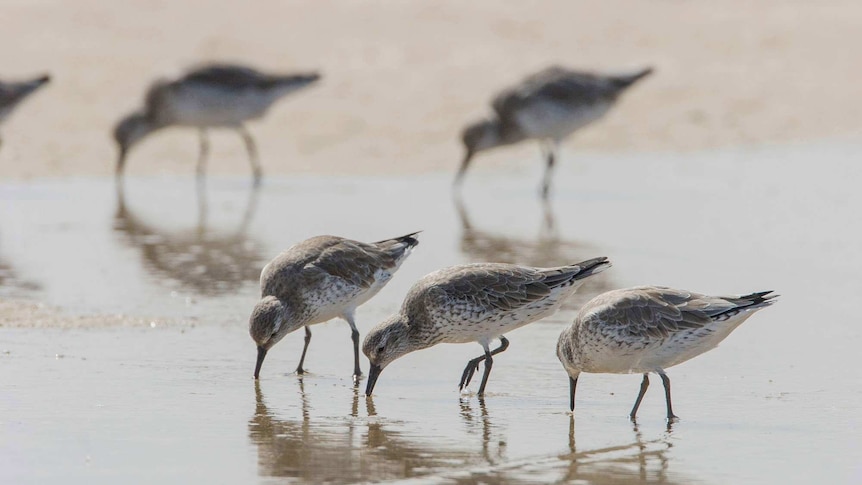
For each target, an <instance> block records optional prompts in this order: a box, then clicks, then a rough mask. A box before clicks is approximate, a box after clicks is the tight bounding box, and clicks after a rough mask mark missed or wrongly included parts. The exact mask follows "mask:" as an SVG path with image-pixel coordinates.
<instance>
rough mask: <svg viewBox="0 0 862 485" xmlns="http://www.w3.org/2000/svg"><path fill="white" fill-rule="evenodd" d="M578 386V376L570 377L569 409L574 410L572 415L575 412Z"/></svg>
mask: <svg viewBox="0 0 862 485" xmlns="http://www.w3.org/2000/svg"><path fill="white" fill-rule="evenodd" d="M577 387H578V378H577V377H575V378H572V377H569V409H571V410H572V415H574V412H575V388H577Z"/></svg>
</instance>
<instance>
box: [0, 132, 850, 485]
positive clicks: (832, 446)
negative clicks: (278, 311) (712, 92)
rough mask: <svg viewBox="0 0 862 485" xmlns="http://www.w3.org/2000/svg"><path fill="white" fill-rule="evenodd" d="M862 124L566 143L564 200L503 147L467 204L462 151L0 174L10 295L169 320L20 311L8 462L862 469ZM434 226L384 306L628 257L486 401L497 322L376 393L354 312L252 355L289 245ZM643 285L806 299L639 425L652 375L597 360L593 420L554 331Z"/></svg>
mask: <svg viewBox="0 0 862 485" xmlns="http://www.w3.org/2000/svg"><path fill="white" fill-rule="evenodd" d="M860 148H862V147H860V146H855V145H839V144H810V145H799V146H790V147H775V148H764V149H758V150H739V151H722V152H716V153H710V154H700V155H687V156H682V155H678V156H677V155H660V154H654V155H637V156H635V155H631V156H598V155H590V154H586V155H585V154H580V153H578V154H575V153H573V154H566V155H565V163H563V164H562V166H561V169H560V173H559V174H558V175H559V176H558V177H557V180H556V184H557V185H556V187H557V191H556V193H555V194H554V196H553V200H552V203H551V204H550V205H549V206H543V205H542V204H541V203H540V202H539V201H538V200H537V198H536V197H535V195H536V193H535V189H536V187H535V185H536V184H537V183H538V178H539V174H538V162H537V161H536V162H535V163H529V162H524V163H523V164H521V165H518V166H516V167H503V169H501V170H499V171H497V172H492V171H490V170H488V169H485V170H483V167H481V166H479V162H477V170H476V171H475V173H470V174H469V175H468V179H467V181H466V185H465V187H464V191H463V192H464V197H463V200H461V201H460V203H457V202H455V201H453V199H452V197H451V193H450V187H449V182H450V174H439V175H430V176H422V177H375V178H324V177H307V176H303V177H292V178H268V179H266V181H265V183H264V185H263V186H262V187H261V188H260V189H259V190H256V191H255V190H252V189H251V187H250V182H249V180H247V179H246V178H243V177H237V178H212V179H210V180H209V181H208V183H207V184H206V186H205V188H204V190H202V191H199V190H197V189H196V184H195V182H194V180H193V179H192V178H191V177H162V178H159V177H156V178H131V179H128V180H127V181H126V184H125V189H124V190H123V191H117V189H116V187H115V185H114V181H113V180H112V179H72V180H56V181H39V182H34V183H26V184H5V185H0V201H2V202H0V285H2V286H0V296H2V297H5V298H7V299H8V298H12V299H14V300H13V301H17V300H18V299H21V298H26V299H29V300H33V301H36V302H40V303H45V304H48V305H51V306H56V307H59V308H60V309H61V311H63V312H64V313H67V314H69V315H81V314H88V315H92V314H96V315H99V314H101V315H108V314H110V315H112V314H122V315H125V316H129V317H141V316H145V317H152V322H153V324H152V325H146V326H140V325H134V324H132V323H130V324H129V325H124V326H117V327H94V328H49V329H36V328H28V327H29V326H28V322H26V321H24V322H20V323H19V324H16V325H14V326H10V327H7V328H0V420H2V422H0V482H2V483H46V482H61V481H62V482H66V483H69V482H71V483H84V482H86V483H104V482H116V481H119V480H122V481H123V482H124V483H130V482H131V483H135V482H138V483H153V482H162V483H165V482H167V483H188V482H222V483H248V482H255V481H257V482H263V483H269V482H282V481H308V482H324V481H326V482H333V483H346V482H353V481H360V480H368V481H379V480H401V479H408V478H409V479H413V480H415V481H421V482H429V483H438V482H451V483H464V482H477V481H482V482H492V483H510V482H511V483H517V482H528V481H537V480H542V481H575V482H578V483H596V484H601V483H741V482H744V483H810V482H812V481H815V480H816V481H820V482H824V483H858V482H859V481H860V480H862V462H860V459H859V456H860V454H859V450H860V445H862V438H859V436H862V433H860V424H862V418H860V417H859V415H858V409H859V407H858V403H859V402H860V398H862V378H860V377H859V375H858V372H856V360H855V353H856V351H857V348H858V347H859V346H860V345H862V330H860V329H859V326H858V325H857V324H856V321H855V318H854V317H855V313H856V311H855V310H856V301H855V295H857V294H859V293H860V291H862V281H860V279H859V278H858V276H857V275H858V274H859V271H860V270H862V256H860V254H859V252H858V247H859V245H860V242H862V234H860V231H859V223H858V216H857V215H856V211H857V210H858V208H859V207H860V206H862V204H860V203H862V194H860V193H859V191H858V190H857V183H858V180H860V175H862V167H860V166H859V165H858V163H857V159H858V156H857V154H858V153H860ZM417 229H422V230H424V232H423V234H422V235H421V244H420V246H419V247H418V248H417V250H416V251H415V253H414V254H413V255H412V256H411V257H410V259H408V260H407V261H406V262H405V264H404V265H403V267H402V268H401V270H400V271H399V272H398V274H397V275H396V276H395V278H394V279H393V281H392V282H391V283H390V284H389V286H387V287H386V288H385V289H384V290H383V291H382V292H381V293H380V294H379V295H378V296H377V297H376V298H375V299H373V300H372V301H370V302H369V303H367V304H366V305H364V306H363V307H361V308H360V310H359V311H358V314H357V318H358V324H359V328H360V331H361V332H363V333H364V332H365V331H367V330H368V328H370V327H371V326H372V325H373V324H374V323H376V322H377V321H379V320H381V319H382V318H384V317H385V316H386V315H388V314H389V313H391V312H393V311H394V310H395V309H396V308H397V307H398V305H399V303H400V300H401V298H402V297H403V295H404V294H405V292H406V290H407V288H408V287H409V285H410V284H411V283H412V282H413V281H415V280H416V279H418V278H419V277H421V276H422V275H423V274H425V273H427V272H429V271H432V270H433V269H436V268H439V267H441V266H444V265H449V264H456V263H461V262H466V261H476V260H501V261H517V262H522V263H529V264H535V265H551V264H562V263H566V262H574V261H579V260H582V259H586V258H589V257H594V256H602V255H605V256H609V257H610V258H611V259H612V260H613V262H614V268H612V269H611V270H609V271H607V272H605V273H603V274H602V275H601V276H600V277H597V278H596V281H595V282H593V283H592V284H590V285H588V286H585V287H583V288H582V289H581V290H580V292H579V293H580V294H579V296H578V298H580V299H575V300H574V301H573V302H572V303H570V304H569V305H568V306H567V308H565V309H564V310H563V311H562V312H560V313H559V314H557V315H556V316H554V317H553V318H550V319H548V320H546V321H543V322H539V323H536V324H533V325H530V326H527V327H525V328H523V329H520V330H518V331H515V332H512V333H511V334H509V335H508V337H509V339H510V340H511V343H512V344H511V346H510V348H509V350H507V351H506V352H505V353H504V354H502V355H500V356H499V357H498V358H497V359H495V365H494V372H493V374H492V376H491V379H490V382H489V387H488V389H489V394H488V395H487V396H486V397H485V399H484V400H479V399H478V398H477V397H476V396H475V395H473V394H465V395H463V396H459V394H458V391H457V388H456V386H455V384H456V383H457V379H458V377H459V376H460V372H461V370H462V369H463V366H464V364H465V362H466V360H468V359H469V358H471V357H474V356H476V355H478V354H479V353H480V347H479V346H478V345H441V346H437V347H435V348H432V349H429V350H426V351H422V352H417V353H414V354H410V355H409V356H407V357H404V358H403V359H401V360H399V361H397V362H396V363H394V364H392V365H391V366H390V367H388V368H387V369H386V371H385V372H384V373H383V375H382V376H381V378H380V381H379V382H378V385H377V388H376V389H375V395H374V396H373V398H372V399H370V400H367V399H365V398H364V397H363V396H361V395H360V394H358V393H357V392H356V391H355V389H354V388H353V386H352V383H351V381H350V379H349V374H350V371H351V369H352V355H351V351H350V349H351V344H350V338H349V330H348V327H347V325H346V324H345V323H343V322H340V321H334V322H332V323H328V324H324V325H318V326H315V327H313V331H314V337H313V340H312V343H311V347H310V349H309V356H308V359H307V365H308V367H309V369H310V370H311V374H310V375H306V376H305V377H303V378H302V379H299V378H298V377H297V376H295V375H292V374H289V372H290V371H291V370H292V369H293V368H294V366H295V365H296V361H297V359H298V355H299V351H300V350H301V342H302V338H301V334H300V333H297V334H295V335H293V336H290V337H288V338H286V339H285V340H284V341H282V343H280V344H279V345H278V346H277V347H275V349H274V350H273V351H272V352H270V355H269V356H268V358H267V362H266V364H265V365H264V368H263V371H262V378H261V381H260V383H259V385H256V384H255V383H254V382H253V381H252V379H251V372H252V368H253V364H254V357H255V352H254V346H253V344H252V343H251V340H250V339H249V338H248V335H247V331H246V323H247V319H248V313H249V311H250V309H251V307H252V306H253V304H254V302H255V301H256V298H257V292H258V289H257V277H258V273H259V269H260V267H261V266H262V265H263V264H264V263H265V262H266V261H268V260H269V259H270V258H271V257H273V256H274V255H275V254H277V253H278V251H280V250H281V249H283V248H285V247H287V246H289V245H290V244H292V243H294V242H296V241H297V240H300V239H302V238H305V237H308V236H312V235H316V234H322V233H334V234H339V235H344V236H348V237H353V238H357V239H364V240H377V239H383V238H386V237H392V236H396V235H400V234H403V233H407V232H412V231H414V230H417ZM636 284H664V285H668V286H675V287H682V288H687V289H691V290H696V291H702V292H708V293H745V292H750V291H755V290H763V289H774V290H777V291H778V292H779V293H780V294H781V295H782V297H781V299H780V301H779V303H778V304H776V305H775V306H773V307H772V308H769V309H767V310H764V311H762V312H760V313H758V314H757V315H756V316H755V317H753V318H752V319H751V320H749V321H748V322H747V323H746V324H745V325H743V326H742V327H741V328H740V329H738V330H737V331H736V332H734V334H733V335H731V336H730V337H729V338H728V339H727V340H726V341H725V342H724V343H723V345H722V346H721V347H720V348H719V349H716V350H714V351H712V352H709V353H707V354H705V355H703V356H700V357H698V358H697V359H694V360H692V361H690V362H687V363H685V364H682V365H680V366H678V367H675V368H672V369H670V370H669V372H668V373H669V375H670V377H671V379H672V382H673V386H674V404H675V411H676V412H677V414H679V415H680V416H681V417H682V420H681V421H680V422H678V423H676V424H675V425H674V426H673V427H672V428H671V429H667V427H666V424H665V422H664V419H663V416H664V402H663V393H662V392H661V386H660V385H659V383H658V380H657V379H654V382H653V386H652V387H651V389H650V392H648V393H647V396H646V398H645V400H644V404H643V406H642V407H641V410H640V417H639V420H638V424H637V426H634V425H633V424H632V423H630V422H629V421H628V419H627V418H626V414H627V413H628V411H629V409H630V407H631V404H632V402H633V400H634V397H635V396H636V394H637V389H638V386H639V383H640V377H639V376H608V375H589V374H585V375H583V376H582V378H581V380H580V382H579V390H578V404H577V406H578V407H577V413H576V419H575V420H574V421H572V420H571V418H570V416H569V415H568V413H567V405H568V398H567V392H568V382H567V378H566V375H565V373H564V372H563V370H562V369H561V367H560V365H559V363H558V362H557V360H556V357H555V355H554V346H555V343H556V337H557V335H558V334H559V332H560V330H561V329H562V328H563V326H564V325H566V324H567V323H568V322H570V321H571V318H572V316H573V312H574V310H576V308H577V306H578V305H579V303H580V302H582V301H583V299H585V298H588V297H591V296H594V295H595V294H597V293H599V292H602V291H606V290H608V289H611V288H618V287H624V286H630V285H636ZM129 321H130V322H132V321H133V320H132V319H131V318H130V320H129ZM134 321H138V320H134ZM363 365H364V366H365V367H366V368H367V362H363Z"/></svg>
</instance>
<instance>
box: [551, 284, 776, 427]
mask: <svg viewBox="0 0 862 485" xmlns="http://www.w3.org/2000/svg"><path fill="white" fill-rule="evenodd" d="M771 293H772V292H771V291H761V292H758V293H752V294H750V295H745V296H707V295H700V294H698V293H692V292H689V291H682V290H674V289H671V288H664V287H660V286H641V287H637V288H629V289H623V290H614V291H609V292H607V293H603V294H601V295H599V296H597V297H595V298H593V299H592V300H590V301H589V302H587V304H586V305H584V306H583V307H582V308H581V310H580V311H579V312H578V316H577V317H576V318H575V321H574V323H573V324H572V325H571V326H570V327H569V328H567V329H565V330H563V333H562V334H560V339H559V341H558V342H557V357H558V358H559V359H560V362H562V364H563V368H565V369H566V372H567V373H568V374H569V385H570V402H569V405H570V408H571V410H572V412H574V411H575V387H576V386H577V384H578V376H579V375H580V374H581V372H589V373H612V374H631V373H643V381H642V382H641V388H640V393H639V394H638V397H637V400H636V401H635V405H634V407H633V408H632V411H631V413H630V414H629V417H630V418H631V419H632V420H634V419H635V416H636V415H637V411H638V407H639V406H640V404H641V400H642V399H643V397H644V393H646V390H647V387H648V386H649V373H650V372H655V373H656V374H658V375H659V376H660V377H661V380H662V383H663V384H664V392H665V400H666V402H667V419H668V420H669V421H673V420H676V419H677V416H676V415H674V414H673V407H672V406H671V400H670V379H669V378H668V376H667V374H665V369H667V368H668V367H672V366H675V365H677V364H681V363H683V362H685V361H687V360H689V359H691V358H692V357H697V356H698V355H700V354H702V353H704V352H706V351H708V350H710V349H713V348H715V347H716V346H718V344H719V343H720V342H721V341H722V340H724V339H725V338H726V337H727V336H728V335H730V332H732V331H733V330H734V329H736V327H738V326H739V325H741V324H742V322H744V321H745V320H747V319H748V317H750V316H751V315H753V314H754V313H755V312H756V311H758V310H760V309H762V308H765V307H767V306H769V305H771V304H772V303H773V302H774V301H775V300H773V298H775V297H776V296H778V295H772V294H771Z"/></svg>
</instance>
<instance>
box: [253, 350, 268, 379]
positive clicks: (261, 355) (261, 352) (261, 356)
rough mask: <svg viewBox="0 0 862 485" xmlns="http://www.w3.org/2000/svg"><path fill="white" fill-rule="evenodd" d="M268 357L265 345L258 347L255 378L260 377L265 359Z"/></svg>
mask: <svg viewBox="0 0 862 485" xmlns="http://www.w3.org/2000/svg"><path fill="white" fill-rule="evenodd" d="M265 358H266V349H265V348H263V347H258V348H257V364H256V365H255V366H254V378H255V379H259V378H260V368H261V366H262V365H263V359H265Z"/></svg>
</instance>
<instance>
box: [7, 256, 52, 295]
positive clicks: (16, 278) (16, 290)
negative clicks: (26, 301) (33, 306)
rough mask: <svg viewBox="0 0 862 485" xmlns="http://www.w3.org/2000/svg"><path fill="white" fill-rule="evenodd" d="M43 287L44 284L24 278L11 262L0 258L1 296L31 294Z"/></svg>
mask: <svg viewBox="0 0 862 485" xmlns="http://www.w3.org/2000/svg"><path fill="white" fill-rule="evenodd" d="M41 289H42V285H40V284H39V283H36V282H34V281H30V280H27V279H25V278H22V277H21V276H20V275H19V274H18V272H17V271H16V270H15V268H14V267H13V266H12V265H11V264H10V263H7V262H6V261H4V260H2V259H0V296H2V297H6V298H11V297H22V296H29V295H32V294H34V293H37V292H38V291H39V290H41Z"/></svg>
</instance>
